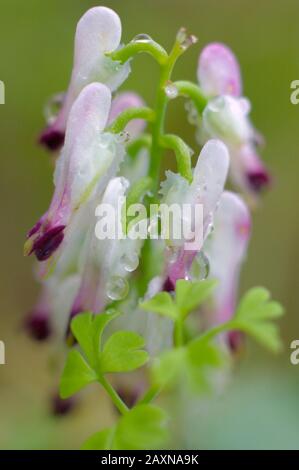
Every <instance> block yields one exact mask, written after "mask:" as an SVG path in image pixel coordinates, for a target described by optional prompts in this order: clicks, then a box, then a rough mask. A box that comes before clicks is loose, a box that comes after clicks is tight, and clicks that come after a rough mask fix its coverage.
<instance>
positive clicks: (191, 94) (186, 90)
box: [173, 80, 208, 114]
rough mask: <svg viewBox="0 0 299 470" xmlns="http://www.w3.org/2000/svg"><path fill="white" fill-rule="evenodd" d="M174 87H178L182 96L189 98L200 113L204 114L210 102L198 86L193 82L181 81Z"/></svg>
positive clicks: (175, 83)
mask: <svg viewBox="0 0 299 470" xmlns="http://www.w3.org/2000/svg"><path fill="white" fill-rule="evenodd" d="M173 86H175V87H176V89H177V91H178V92H179V94H180V95H181V96H187V97H188V98H190V99H191V100H192V101H193V103H194V105H195V107H196V109H197V111H198V113H199V114H202V112H203V110H204V109H205V107H206V106H207V104H208V100H207V97H206V96H205V95H204V93H203V91H202V90H201V88H200V87H199V86H198V85H196V84H195V83H192V82H188V81H187V80H180V81H177V82H174V83H173Z"/></svg>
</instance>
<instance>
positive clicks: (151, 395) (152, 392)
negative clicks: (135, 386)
mask: <svg viewBox="0 0 299 470" xmlns="http://www.w3.org/2000/svg"><path fill="white" fill-rule="evenodd" d="M160 391H161V387H160V386H157V385H152V386H151V387H150V388H149V389H148V390H147V391H146V392H145V394H144V395H143V397H142V398H141V399H140V400H139V401H138V405H145V404H147V403H150V402H151V401H153V400H154V399H155V398H156V397H157V396H158V395H159V393H160Z"/></svg>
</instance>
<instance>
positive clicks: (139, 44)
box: [106, 39, 168, 65]
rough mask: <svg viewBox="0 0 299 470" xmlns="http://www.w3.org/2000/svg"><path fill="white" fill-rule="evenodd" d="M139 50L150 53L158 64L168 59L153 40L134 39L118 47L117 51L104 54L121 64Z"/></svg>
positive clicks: (162, 49) (161, 48) (163, 50)
mask: <svg viewBox="0 0 299 470" xmlns="http://www.w3.org/2000/svg"><path fill="white" fill-rule="evenodd" d="M140 52H145V53H147V54H150V55H151V56H152V57H153V58H154V59H155V60H156V61H157V62H158V64H160V65H163V64H165V63H166V61H167V59H168V54H167V52H166V51H165V49H164V48H163V47H162V46H160V44H158V43H157V42H155V41H153V40H148V41H147V40H144V41H143V40H135V41H134V39H133V40H132V41H131V42H129V43H128V44H126V45H125V46H124V47H122V48H121V49H118V50H117V51H113V52H108V53H107V54H106V56H107V57H110V58H111V59H112V60H116V61H118V62H121V63H122V64H123V63H125V62H127V60H129V59H131V58H132V57H134V56H135V55H136V54H139V53H140Z"/></svg>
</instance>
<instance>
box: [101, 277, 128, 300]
mask: <svg viewBox="0 0 299 470" xmlns="http://www.w3.org/2000/svg"><path fill="white" fill-rule="evenodd" d="M106 289H107V295H108V297H109V299H111V300H121V299H124V298H125V297H126V296H127V295H128V292H129V283H128V281H127V279H125V278H123V277H121V276H112V277H111V278H110V280H109V281H108V283H107V286H106Z"/></svg>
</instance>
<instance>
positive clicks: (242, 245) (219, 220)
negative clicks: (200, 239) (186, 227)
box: [205, 191, 251, 323]
mask: <svg viewBox="0 0 299 470" xmlns="http://www.w3.org/2000/svg"><path fill="white" fill-rule="evenodd" d="M250 231H251V216H250V213H249V211H248V208H247V206H246V204H245V203H244V202H243V200H242V199H241V198H240V196H238V195H237V194H234V193H231V192H229V191H224V193H223V194H222V196H221V198H220V202H219V207H218V209H217V212H216V214H215V217H214V230H213V233H212V235H211V237H210V238H209V240H207V242H206V244H205V254H206V255H207V257H208V259H209V264H210V274H209V276H210V277H211V278H212V279H217V280H218V285H217V286H216V288H215V291H214V296H213V297H214V309H215V312H214V316H215V318H214V321H215V323H223V322H225V321H228V320H229V319H230V318H231V317H232V316H233V314H234V312H235V308H236V301H237V289H238V281H239V273H240V268H241V265H242V263H243V262H244V259H245V257H246V253H247V247H248V242H249V238H250Z"/></svg>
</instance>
